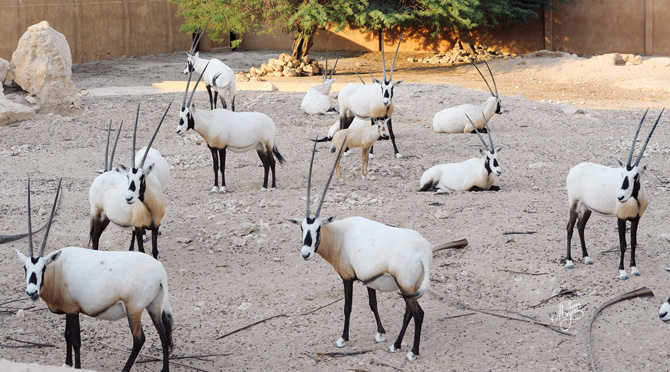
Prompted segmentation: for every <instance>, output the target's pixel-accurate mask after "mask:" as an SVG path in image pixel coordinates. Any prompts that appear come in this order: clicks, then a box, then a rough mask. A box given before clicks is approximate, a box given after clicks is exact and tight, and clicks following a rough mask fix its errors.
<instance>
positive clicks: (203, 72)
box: [186, 62, 209, 107]
mask: <svg viewBox="0 0 670 372" xmlns="http://www.w3.org/2000/svg"><path fill="white" fill-rule="evenodd" d="M207 66H209V62H207V64H206V65H205V68H203V69H202V73H201V74H200V76H199V77H198V81H196V82H195V86H194V87H193V92H192V93H191V98H189V100H188V107H191V102H193V96H195V90H196V89H198V84H200V79H202V77H203V75H205V71H207ZM186 89H187V90H186V92H187V93H188V85H187V86H186Z"/></svg>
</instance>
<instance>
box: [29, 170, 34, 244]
mask: <svg viewBox="0 0 670 372" xmlns="http://www.w3.org/2000/svg"><path fill="white" fill-rule="evenodd" d="M28 253H30V257H33V223H32V220H31V218H30V178H28Z"/></svg>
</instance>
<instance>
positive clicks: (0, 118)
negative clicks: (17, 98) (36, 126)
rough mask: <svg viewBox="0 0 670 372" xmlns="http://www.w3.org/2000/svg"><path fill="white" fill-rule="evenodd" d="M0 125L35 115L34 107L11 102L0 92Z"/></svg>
mask: <svg viewBox="0 0 670 372" xmlns="http://www.w3.org/2000/svg"><path fill="white" fill-rule="evenodd" d="M0 95H1V96H2V97H0V125H7V124H11V123H14V122H17V121H21V120H27V119H30V118H32V117H33V116H35V109H34V108H32V107H28V106H24V105H22V104H20V103H16V102H12V101H10V100H8V99H6V98H5V97H4V94H2V93H0Z"/></svg>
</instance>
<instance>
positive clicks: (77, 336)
mask: <svg viewBox="0 0 670 372" xmlns="http://www.w3.org/2000/svg"><path fill="white" fill-rule="evenodd" d="M65 343H66V344H67V355H66V356H65V364H67V365H68V366H70V367H72V350H73V349H74V368H81V356H80V354H79V351H80V349H81V330H80V328H79V314H65Z"/></svg>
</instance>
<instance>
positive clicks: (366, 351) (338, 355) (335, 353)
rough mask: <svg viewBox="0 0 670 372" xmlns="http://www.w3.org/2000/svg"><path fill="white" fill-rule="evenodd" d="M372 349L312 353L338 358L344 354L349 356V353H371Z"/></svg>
mask: <svg viewBox="0 0 670 372" xmlns="http://www.w3.org/2000/svg"><path fill="white" fill-rule="evenodd" d="M373 351H374V350H361V351H346V352H334V353H320V352H318V351H317V352H315V353H314V354H316V355H318V356H320V357H323V356H327V357H331V358H338V357H344V356H351V355H360V354H367V353H371V352H373Z"/></svg>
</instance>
